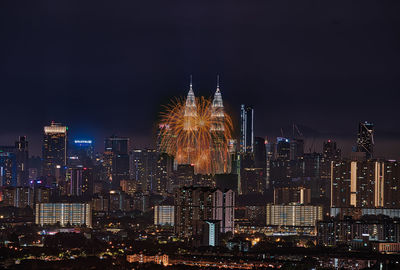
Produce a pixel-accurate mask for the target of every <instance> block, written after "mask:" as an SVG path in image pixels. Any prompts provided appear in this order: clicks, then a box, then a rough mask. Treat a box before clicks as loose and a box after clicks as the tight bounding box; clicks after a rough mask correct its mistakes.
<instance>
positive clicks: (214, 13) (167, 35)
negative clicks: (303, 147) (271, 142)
mask: <svg viewBox="0 0 400 270" xmlns="http://www.w3.org/2000/svg"><path fill="white" fill-rule="evenodd" d="M346 3H347V2H346V1H335V2H334V3H319V4H318V5H316V4H313V2H311V1H310V2H308V1H306V2H304V3H301V4H300V3H296V2H290V4H289V5H286V4H285V3H268V2H266V3H259V5H254V6H243V4H242V3H240V2H239V1H229V3H228V2H226V1H221V2H218V3H214V2H212V3H211V2H203V3H202V4H199V6H198V7H199V9H197V8H193V7H192V6H191V5H190V4H189V3H186V4H182V5H181V4H177V3H174V2H173V3H170V4H169V5H166V4H165V3H159V5H161V6H162V7H163V8H160V9H154V8H153V5H150V4H148V3H140V4H134V3H128V4H126V5H127V6H125V5H118V4H116V5H115V6H113V8H111V9H109V7H108V6H103V5H99V4H98V3H95V2H92V1H88V2H86V3H81V5H82V6H79V8H78V7H76V6H74V4H72V3H71V4H62V3H51V4H49V5H44V4H43V5H37V6H36V7H35V9H34V15H32V19H33V20H35V19H37V20H35V21H36V23H35V24H25V23H22V24H21V23H19V22H21V21H25V18H27V17H29V16H31V15H30V14H32V13H31V10H30V5H26V6H24V5H23V6H19V5H17V4H15V3H12V2H10V1H7V2H4V3H2V7H4V8H1V9H0V14H1V18H2V22H4V23H5V25H7V28H3V29H2V30H1V31H2V34H3V37H4V38H3V40H4V42H2V43H1V44H0V48H1V51H2V59H4V61H2V63H1V65H0V68H1V71H2V72H1V73H0V81H1V82H2V85H1V87H2V89H3V97H2V98H3V99H4V100H7V101H8V102H6V103H5V104H4V107H3V109H4V110H5V111H7V114H3V116H2V117H1V118H0V119H1V121H2V123H3V126H4V127H6V128H3V129H2V131H1V132H0V141H1V143H2V144H7V143H11V142H13V141H14V138H15V137H17V136H19V135H27V136H28V138H30V140H31V141H32V142H39V141H40V135H38V134H39V133H40V130H41V127H42V126H44V125H46V124H48V123H49V122H50V121H51V120H55V121H58V122H62V123H65V124H67V125H70V126H71V128H72V127H73V128H72V129H71V132H72V134H73V133H75V132H76V134H77V136H78V135H79V134H81V135H82V136H79V137H94V138H96V140H95V141H96V143H98V142H99V141H102V140H103V138H104V137H107V136H109V135H111V134H113V133H115V134H117V133H118V134H119V133H121V135H123V136H129V137H131V138H132V139H133V142H134V143H135V142H137V144H138V147H143V146H146V145H150V144H151V142H149V141H148V139H146V138H148V137H149V134H151V133H152V130H153V124H154V122H155V121H156V120H157V115H158V111H159V109H160V106H161V105H162V104H165V103H166V102H167V101H168V100H169V99H170V97H172V96H182V97H183V96H185V94H186V88H187V80H188V77H189V75H190V74H193V83H194V87H195V88H196V89H197V92H198V93H199V94H201V95H209V96H211V95H212V93H213V89H214V88H215V76H216V75H217V74H220V75H221V87H222V88H223V89H224V101H225V106H226V107H227V109H228V110H230V111H231V112H232V113H234V114H235V115H233V116H234V117H235V118H236V119H239V117H240V115H239V112H238V110H237V108H238V107H239V106H240V104H242V103H243V104H250V105H253V106H254V108H255V112H256V119H255V131H256V134H255V135H256V136H261V137H264V136H272V135H279V134H280V129H281V128H282V127H283V129H284V131H285V132H289V133H290V131H291V129H290V127H291V125H292V123H296V124H297V125H299V126H300V125H301V126H304V127H309V128H310V129H313V130H317V131H318V132H319V133H321V135H319V136H317V135H318V133H317V135H316V136H315V137H322V138H321V139H328V138H332V139H335V140H337V141H340V140H342V141H343V143H340V145H343V146H342V148H343V149H344V151H345V150H346V149H349V148H350V147H351V145H353V144H354V138H355V137H354V135H353V134H354V130H356V129H357V128H356V125H357V124H358V122H360V121H366V120H367V121H370V122H372V123H374V124H375V125H376V130H377V134H376V145H377V147H376V151H377V152H378V153H379V152H380V153H382V154H381V155H385V153H388V154H387V156H390V157H393V158H398V154H397V153H399V152H400V143H399V142H398V141H397V140H396V139H397V138H398V137H399V135H400V127H398V126H397V125H394V124H393V122H392V119H391V118H392V116H395V115H398V114H399V108H398V106H396V101H397V100H398V99H399V92H398V91H397V90H398V88H399V86H400V81H399V79H398V76H397V74H398V73H399V67H398V65H397V63H398V62H399V61H398V60H399V59H400V53H399V50H397V47H396V46H395V42H394V41H395V40H397V36H398V35H397V30H396V29H398V28H397V27H396V26H397V25H399V18H398V16H397V13H396V12H395V10H396V9H395V8H391V7H390V6H389V5H386V4H385V3H376V2H374V1H366V2H364V4H363V9H362V11H363V12H360V13H357V12H354V11H350V10H348V9H347V8H346V7H347V4H346ZM303 5H304V7H305V8H302V6H303ZM41 6H46V8H41ZM122 7H123V8H122ZM84 10H93V11H94V13H95V15H93V17H91V18H90V19H89V18H88V17H86V16H85V15H84V14H85V13H84V12H83V11H84ZM161 10H162V11H161ZM343 10H346V12H342V11H343ZM138 11H140V12H139V13H141V15H140V14H138ZM132 14H136V15H137V16H132ZM175 14H180V15H181V18H180V19H177V16H175ZM204 17H206V18H209V20H204ZM39 18H40V19H39ZM221 18H223V19H221ZM77 21H79V23H78V22H77ZM65 22H72V23H65ZM82 25H83V27H82ZM137 26H141V27H137ZM16 33H18V35H17V34H16ZM262 33H263V34H262ZM338 33H340V34H338ZM161 41H162V42H161ZM16 44H25V45H18V46H16ZM111 93H112V94H111ZM371 100H373V105H372V104H371V102H372V101H371ZM111 101H113V102H111ZM274 101H277V102H274ZM371 107H372V109H371ZM110 112H112V113H110ZM6 115H7V116H6ZM10 115H11V116H10ZM285 127H287V128H286V129H285ZM109 131H111V132H109ZM236 132H237V133H238V130H237V129H236ZM325 136H326V137H325ZM35 144H37V143H33V144H32V147H31V149H32V151H33V152H36V153H40V147H37V149H35ZM99 145H100V144H97V145H96V146H99Z"/></svg>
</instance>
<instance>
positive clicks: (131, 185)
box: [119, 179, 136, 195]
mask: <svg viewBox="0 0 400 270" xmlns="http://www.w3.org/2000/svg"><path fill="white" fill-rule="evenodd" d="M119 184H120V186H121V189H122V191H123V192H125V193H126V194H128V195H133V194H134V193H135V192H136V182H135V181H134V180H126V179H124V180H121V181H120V182H119Z"/></svg>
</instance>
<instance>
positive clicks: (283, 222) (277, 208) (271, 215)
mask: <svg viewBox="0 0 400 270" xmlns="http://www.w3.org/2000/svg"><path fill="white" fill-rule="evenodd" d="M266 210H267V215H266V216H267V221H266V225H267V226H268V225H272V226H295V227H302V226H309V227H310V226H315V224H316V222H317V221H318V220H322V218H323V211H322V206H315V205H301V204H289V205H283V204H282V205H275V204H267V207H266Z"/></svg>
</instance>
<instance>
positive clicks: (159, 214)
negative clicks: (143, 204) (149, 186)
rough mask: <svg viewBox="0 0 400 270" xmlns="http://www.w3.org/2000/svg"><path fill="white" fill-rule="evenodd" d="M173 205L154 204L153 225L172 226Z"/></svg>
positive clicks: (173, 217) (173, 216)
mask: <svg viewBox="0 0 400 270" xmlns="http://www.w3.org/2000/svg"><path fill="white" fill-rule="evenodd" d="M174 219H175V207H174V206H173V205H156V206H154V225H169V226H174Z"/></svg>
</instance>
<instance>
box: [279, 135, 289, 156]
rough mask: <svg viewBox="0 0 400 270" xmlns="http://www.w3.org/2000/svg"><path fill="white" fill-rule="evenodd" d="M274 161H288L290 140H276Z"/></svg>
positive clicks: (280, 138)
mask: <svg viewBox="0 0 400 270" xmlns="http://www.w3.org/2000/svg"><path fill="white" fill-rule="evenodd" d="M276 159H281V160H290V140H289V139H287V138H283V137H277V138H276Z"/></svg>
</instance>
